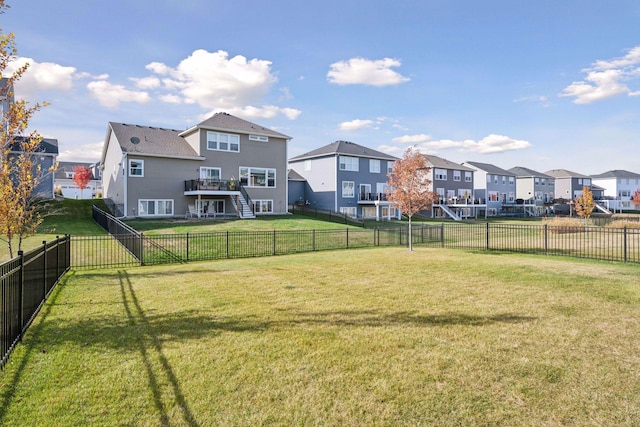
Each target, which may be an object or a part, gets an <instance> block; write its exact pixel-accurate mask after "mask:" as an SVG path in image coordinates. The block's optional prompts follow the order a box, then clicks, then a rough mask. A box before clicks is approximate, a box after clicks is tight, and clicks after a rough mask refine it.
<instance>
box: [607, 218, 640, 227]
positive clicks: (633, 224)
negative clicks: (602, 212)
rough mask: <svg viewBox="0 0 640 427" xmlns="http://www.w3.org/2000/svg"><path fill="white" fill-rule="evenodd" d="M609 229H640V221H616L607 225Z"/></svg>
mask: <svg viewBox="0 0 640 427" xmlns="http://www.w3.org/2000/svg"><path fill="white" fill-rule="evenodd" d="M607 227H608V228H625V227H627V228H640V221H636V220H628V219H616V220H615V221H612V222H610V223H609V224H607Z"/></svg>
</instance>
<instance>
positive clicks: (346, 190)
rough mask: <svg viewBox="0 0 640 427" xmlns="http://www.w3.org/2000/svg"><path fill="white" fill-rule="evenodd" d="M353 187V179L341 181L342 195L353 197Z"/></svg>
mask: <svg viewBox="0 0 640 427" xmlns="http://www.w3.org/2000/svg"><path fill="white" fill-rule="evenodd" d="M355 187H356V185H355V183H354V182H353V181H342V197H343V198H349V197H354V194H355Z"/></svg>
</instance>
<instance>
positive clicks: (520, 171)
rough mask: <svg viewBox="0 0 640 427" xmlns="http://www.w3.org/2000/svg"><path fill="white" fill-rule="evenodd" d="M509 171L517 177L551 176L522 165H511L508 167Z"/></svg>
mask: <svg viewBox="0 0 640 427" xmlns="http://www.w3.org/2000/svg"><path fill="white" fill-rule="evenodd" d="M509 172H511V173H513V174H515V176H517V177H519V178H553V177H552V176H551V175H547V174H544V173H542V172H538V171H534V170H533V169H529V168H525V167H523V166H516V167H513V168H511V169H509Z"/></svg>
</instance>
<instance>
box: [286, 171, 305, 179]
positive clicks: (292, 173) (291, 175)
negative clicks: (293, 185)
mask: <svg viewBox="0 0 640 427" xmlns="http://www.w3.org/2000/svg"><path fill="white" fill-rule="evenodd" d="M287 178H288V179H289V181H306V178H305V177H303V176H302V175H300V174H299V173H298V172H296V171H294V170H293V169H289V170H288V171H287Z"/></svg>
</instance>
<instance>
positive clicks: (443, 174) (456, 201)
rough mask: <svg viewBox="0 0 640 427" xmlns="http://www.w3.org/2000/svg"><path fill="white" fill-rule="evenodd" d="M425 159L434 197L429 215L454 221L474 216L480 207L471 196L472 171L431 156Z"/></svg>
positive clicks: (477, 201) (472, 184)
mask: <svg viewBox="0 0 640 427" xmlns="http://www.w3.org/2000/svg"><path fill="white" fill-rule="evenodd" d="M426 157H427V165H428V166H429V167H430V168H431V170H430V171H429V175H428V178H429V179H430V180H431V186H432V188H433V191H434V192H435V195H436V198H435V200H434V204H433V210H432V211H431V215H432V216H433V217H450V218H453V219H455V220H460V219H462V218H465V217H470V216H476V215H477V213H478V209H479V208H480V207H481V206H480V205H479V202H480V200H477V199H475V197H474V194H473V186H474V177H473V173H474V169H472V168H470V167H467V166H463V165H461V164H459V163H455V162H452V161H449V160H447V159H443V158H441V157H438V156H434V155H431V154H429V155H426Z"/></svg>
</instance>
